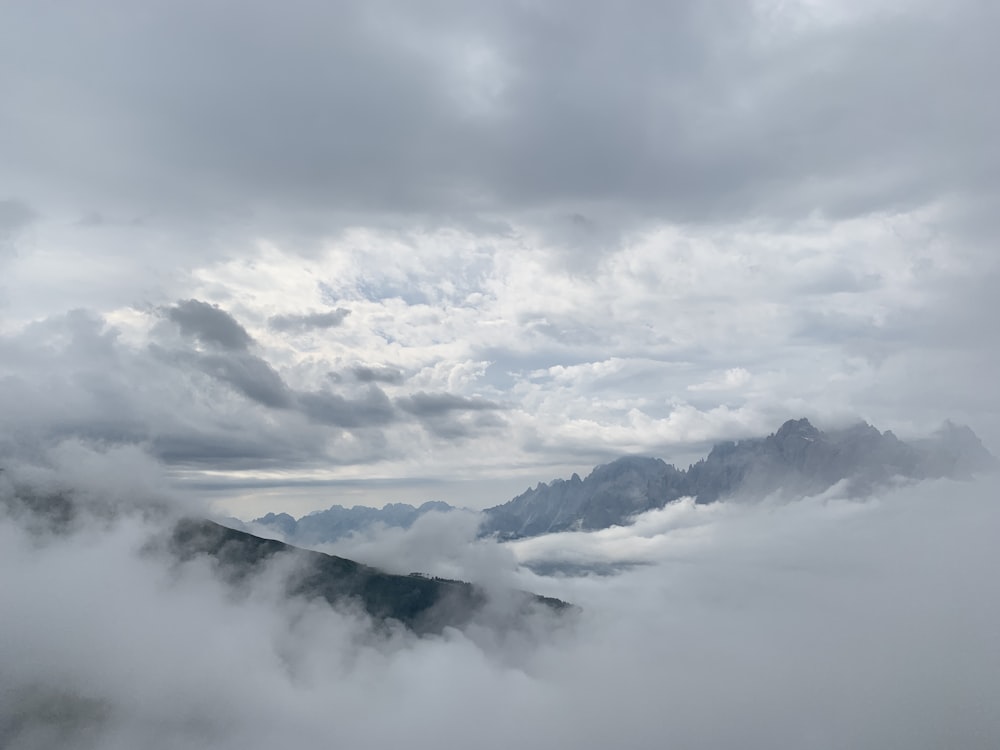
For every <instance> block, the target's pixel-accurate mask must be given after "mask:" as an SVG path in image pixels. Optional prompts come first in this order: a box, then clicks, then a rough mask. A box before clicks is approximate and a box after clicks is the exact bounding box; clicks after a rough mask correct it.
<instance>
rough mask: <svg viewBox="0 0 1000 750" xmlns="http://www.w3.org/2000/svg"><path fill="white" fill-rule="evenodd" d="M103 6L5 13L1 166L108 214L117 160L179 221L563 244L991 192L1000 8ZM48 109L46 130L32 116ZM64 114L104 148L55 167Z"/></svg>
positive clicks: (43, 115)
mask: <svg viewBox="0 0 1000 750" xmlns="http://www.w3.org/2000/svg"><path fill="white" fill-rule="evenodd" d="M102 5H103V6H104V7H105V8H106V9H107V10H108V11H109V12H112V11H113V12H116V13H117V15H116V17H117V18H118V24H119V27H120V28H121V29H122V30H123V33H122V34H120V35H117V36H112V35H111V34H110V32H109V31H108V30H107V27H106V26H105V24H104V22H103V21H102V20H101V19H102V18H103V16H101V14H95V13H89V12H85V11H84V10H83V9H70V10H68V11H67V14H68V15H67V16H66V17H65V19H64V20H65V24H66V26H65V28H64V27H63V26H62V25H61V24H54V23H52V22H51V19H50V18H49V17H48V16H47V15H46V14H44V13H43V12H42V11H41V10H40V9H39V8H37V7H35V6H33V5H31V4H23V5H20V6H18V7H12V8H8V9H7V10H6V11H5V14H6V18H5V23H4V29H5V32H4V35H3V37H2V38H0V39H2V42H3V48H4V49H5V50H7V57H6V61H5V62H3V63H0V65H2V67H0V81H2V82H3V83H4V90H5V91H8V92H9V95H8V97H7V98H6V100H5V106H6V107H7V108H9V110H10V111H11V112H14V111H17V112H19V113H20V116H19V117H18V118H16V119H11V118H7V121H8V122H10V123H11V124H10V125H9V126H8V132H7V137H6V138H5V143H6V144H7V153H6V154H5V156H6V157H9V158H6V159H5V161H6V162H8V163H10V164H11V168H12V169H17V170H19V171H21V172H27V171H28V170H30V169H34V170H35V172H36V174H42V175H44V176H45V177H46V178H48V179H50V180H60V181H62V182H63V183H64V184H66V185H67V186H69V187H75V186H77V185H79V184H81V183H82V182H83V181H84V180H87V179H91V180H92V181H93V182H94V187H95V189H97V190H100V191H102V192H105V193H112V192H116V191H115V188H114V186H113V185H111V184H109V183H108V181H107V180H106V179H104V180H102V179H99V169H98V168H99V167H101V166H102V161H103V160H107V159H109V158H110V159H112V160H113V162H114V164H115V166H116V168H117V169H119V170H121V171H123V172H124V173H125V174H126V175H131V176H136V177H138V176H139V175H146V174H149V172H150V169H151V168H154V169H155V170H156V172H157V174H158V175H159V176H160V179H158V180H157V181H156V182H155V185H154V184H153V183H150V182H149V181H148V180H144V179H134V180H119V182H128V184H130V185H139V186H140V189H139V195H137V196H135V197H136V199H138V200H142V201H145V202H147V203H153V204H156V205H158V206H161V207H164V206H167V207H170V206H173V207H174V208H175V210H181V211H183V212H184V213H185V214H188V215H191V214H196V215H197V214H204V213H205V212H211V213H214V214H215V215H216V216H221V215H230V216H231V215H232V213H233V212H235V211H237V210H238V209H237V207H239V206H246V205H248V204H250V203H253V204H254V205H258V206H262V207H264V206H280V207H281V208H282V209H289V210H292V209H296V208H297V207H298V208H301V207H303V206H305V207H310V208H311V210H312V211H319V210H323V211H327V210H328V209H329V207H330V206H331V205H334V206H337V207H338V209H339V211H340V212H341V214H342V215H343V216H347V217H352V218H353V217H357V216H360V215H366V216H369V217H372V216H373V215H375V214H382V215H383V216H384V217H387V216H388V215H392V214H399V213H407V212H417V213H424V214H429V215H431V216H433V217H435V218H433V219H432V221H434V220H440V219H441V218H442V217H444V216H448V217H450V219H449V220H454V218H455V217H456V216H458V215H464V216H467V217H469V218H470V220H471V218H472V216H473V215H474V214H476V213H481V212H485V213H493V214H501V215H506V216H507V217H509V216H510V215H511V214H517V215H520V216H521V217H522V219H526V218H528V217H532V216H533V217H534V218H535V219H537V220H538V221H540V222H542V223H545V224H549V225H552V226H553V227H555V226H557V225H558V226H562V225H564V224H565V223H566V220H565V217H567V216H569V217H574V216H578V217H585V219H586V221H585V222H580V221H575V222H573V221H572V219H571V220H570V221H571V223H572V224H573V226H574V227H575V228H576V229H574V231H576V232H579V231H580V230H581V227H583V225H584V224H586V223H588V222H589V224H590V226H592V227H593V226H598V225H600V224H609V223H610V224H612V225H614V224H625V225H629V224H630V223H631V222H632V221H634V220H637V219H643V218H661V219H668V220H680V221H684V220H688V221H690V220H694V221H720V220H732V219H735V218H738V217H742V216H747V215H751V214H754V215H757V216H768V217H772V218H777V219H779V220H780V219H785V218H787V217H790V216H799V215H803V214H807V213H809V212H810V211H820V212H823V213H825V214H828V215H831V216H840V217H843V216H851V215H861V214H865V213H868V212H871V211H879V210H890V211H891V210H897V209H899V208H905V207H908V206H915V205H921V204H923V203H925V202H927V201H928V200H931V199H933V198H934V196H936V195H942V194H943V193H946V192H947V193H950V192H953V191H957V192H961V193H965V194H975V193H977V192H981V191H984V190H985V191H987V192H989V193H991V194H993V193H995V192H996V188H997V185H996V182H995V178H994V177H992V175H994V174H995V173H996V170H995V166H996V164H995V163H994V158H993V157H992V156H991V152H992V150H991V149H989V148H988V145H989V142H990V140H989V139H990V137H991V134H992V133H993V132H995V131H996V130H997V125H998V107H996V106H995V105H993V104H992V103H990V102H988V101H986V100H984V98H983V95H982V94H983V92H984V91H987V90H989V85H990V81H991V80H992V78H993V77H994V75H995V73H996V55H995V54H993V53H992V38H991V37H990V35H989V34H988V33H987V32H986V29H989V28H991V27H992V24H993V23H994V22H995V21H996V9H995V8H993V7H992V6H991V5H990V4H984V3H977V2H972V1H971V0H970V1H968V2H954V3H950V4H949V7H948V11H947V13H945V12H938V9H937V6H936V5H933V4H930V3H916V4H908V5H907V6H906V7H905V8H903V9H897V10H895V11H891V10H882V11H876V12H872V13H870V14H865V13H860V14H858V16H857V18H856V19H855V20H854V21H853V22H850V23H836V22H831V23H825V24H824V23H822V22H819V23H816V22H814V23H812V24H810V23H809V22H808V19H807V18H806V16H805V15H802V16H800V17H796V15H795V14H796V13H797V12H799V11H797V10H796V8H795V7H794V6H792V7H790V8H789V9H786V11H785V13H784V14H782V13H778V12H776V11H773V12H769V11H767V10H766V9H765V8H764V7H763V6H761V7H760V8H758V9H757V10H756V11H755V10H754V8H755V6H752V5H747V4H746V3H741V2H735V1H727V2H723V3H720V4H714V5H712V6H711V7H706V6H705V5H704V4H703V3H697V2H679V3H671V4H669V5H664V4H662V3H654V2H638V3H633V4H630V5H629V7H628V9H627V10H622V9H616V10H615V11H613V12H612V11H609V9H608V8H607V6H605V5H603V4H600V3H595V2H575V3H568V2H556V3H549V4H547V5H546V6H545V8H544V9H542V8H535V7H529V6H521V5H510V4H509V3H477V4H475V5H472V6H453V5H440V6H438V5H435V6H431V7H422V8H420V9H419V11H418V10H417V9H415V8H413V7H412V6H410V5H409V4H405V3H385V4H380V5H379V6H378V7H377V8H375V7H372V6H371V5H370V4H367V3H356V2H350V3H341V4H338V5H337V6H336V7H335V8H334V7H330V8H322V7H319V6H316V5H315V4H313V3H308V2H296V3H291V4H286V5H283V6H282V7H281V9H280V10H279V9H277V8H272V7H270V6H267V5H264V4H252V5H249V6H247V7H245V8H243V15H242V18H243V22H242V23H241V24H239V25H238V26H234V25H233V24H232V22H231V21H232V19H231V15H230V13H229V11H228V10H227V9H224V8H222V7H219V8H214V7H213V8H204V7H203V6H201V5H196V4H192V3H187V2H185V3H175V4H170V5H169V6H168V5H166V4H154V5H153V6H151V7H150V8H148V9H146V11H145V12H144V13H143V14H139V13H137V12H135V11H131V10H129V9H127V8H126V7H125V6H124V5H123V4H121V3H117V2H111V1H110V0H109V1H106V2H104V3H102ZM824 12H827V11H826V10H824V11H817V14H818V15H820V17H822V14H823V13H824ZM830 12H832V11H830ZM69 29H72V31H70V30H69ZM154 29H155V33H154V31H153V30H154ZM320 30H322V32H320ZM28 40H31V41H30V43H29V41H28ZM471 40H475V41H474V42H473V41H471ZM263 48H273V49H279V50H281V54H280V55H274V56H263V55H261V54H259V51H260V50H261V49H263ZM944 48H947V49H948V50H949V51H950V53H949V54H947V55H932V54H928V53H927V50H928V49H944ZM176 49H185V50H186V51H187V54H186V56H185V59H184V60H178V59H176V56H175V55H173V50H176ZM136 69H141V70H142V71H143V73H144V75H143V76H142V77H141V83H140V81H139V80H137V79H136V78H135V77H134V76H131V75H129V74H128V73H127V71H129V70H136ZM345 70H351V71H353V74H352V75H344V74H343V72H342V71H345ZM38 87H43V89H44V91H45V92H46V93H47V96H46V97H45V99H44V102H45V106H44V107H40V106H38V105H37V101H36V100H29V97H31V96H33V95H34V92H35V91H37V90H38ZM78 91H79V92H84V93H85V94H86V95H85V96H76V97H73V96H71V95H70V94H71V93H73V92H78ZM29 101H31V103H32V105H33V106H26V105H27V104H28V102H29ZM70 108H73V109H72V110H71V109H70ZM69 111H75V112H77V113H80V114H81V116H84V115H85V116H87V117H89V118H91V119H92V120H93V121H95V122H104V123H107V122H114V123H115V127H113V128H112V127H108V128H99V127H94V128H92V129H89V130H87V131H85V132H83V133H80V132H79V131H77V135H78V140H77V142H79V143H81V147H79V148H75V149H72V150H68V149H67V148H66V147H65V146H62V147H61V148H58V149H56V148H54V146H55V145H56V144H63V143H65V141H64V140H63V139H64V137H65V132H64V131H63V130H62V128H68V127H70V125H69V124H68V123H70V122H75V120H74V119H72V118H69V117H66V115H67V114H68V112H69ZM40 122H44V123H46V124H47V127H45V128H42V127H39V123H40ZM61 123H66V124H65V125H63V124H61ZM164 123H168V124H169V126H165V125H164ZM123 132H124V133H130V134H134V135H135V136H136V137H135V138H132V139H123V138H121V137H120V136H121V134H122V133H123ZM331 134H334V135H335V137H331ZM111 143H114V144H115V145H116V146H117V148H114V149H112V148H105V146H108V145H110V144H111ZM98 154H100V158H98V156H97V155H98ZM109 155H110V156H109ZM917 165H919V166H917ZM196 175H197V177H198V178H199V179H198V180H195V179H193V177H194V176H196ZM192 185H200V186H201V187H200V189H192V187H191V186H192ZM117 198H118V199H119V200H125V199H127V198H128V197H127V196H123V195H121V194H120V193H119V194H118V195H117ZM265 214H267V209H265V208H262V209H261V210H260V211H259V212H258V218H264V216H265ZM558 231H562V230H558ZM574 236H576V235H574ZM607 236H608V237H613V236H614V232H613V231H612V232H611V233H610V234H608V235H607ZM577 239H579V237H577Z"/></svg>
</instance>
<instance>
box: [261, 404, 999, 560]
mask: <svg viewBox="0 0 1000 750" xmlns="http://www.w3.org/2000/svg"><path fill="white" fill-rule="evenodd" d="M996 466H997V459H996V458H995V457H994V456H993V455H992V454H990V452H989V451H988V450H986V448H985V447H984V446H983V444H982V442H981V441H980V440H979V438H978V437H977V436H976V434H975V433H974V432H973V431H972V430H971V429H970V428H968V427H964V426H960V425H956V424H953V423H951V422H946V423H945V424H944V425H943V426H942V427H941V428H940V429H939V430H937V431H936V432H935V433H933V434H932V435H930V436H928V437H925V438H921V439H916V440H910V441H903V440H900V439H899V438H897V437H896V436H895V435H894V434H893V433H892V431H888V430H887V431H885V432H880V431H879V430H878V429H876V428H875V427H873V426H871V425H870V424H868V423H866V422H858V423H856V424H854V425H851V426H849V427H844V428H838V429H831V430H827V431H822V430H819V429H817V428H816V427H815V426H813V425H812V424H811V423H810V422H809V420H807V419H793V420H789V421H787V422H785V423H784V424H783V425H782V426H781V427H780V428H779V429H778V430H777V431H776V432H774V433H772V434H770V435H767V436H766V437H759V438H749V439H745V440H739V441H727V442H721V443H717V444H716V445H715V446H714V447H713V448H712V450H711V452H710V453H709V454H708V456H706V457H705V458H704V459H702V460H700V461H698V462H697V463H694V464H692V465H690V466H689V467H688V468H687V469H679V468H677V467H676V466H675V465H673V464H670V463H667V462H665V461H664V460H662V459H660V458H651V457H645V456H626V457H623V458H619V459H617V460H615V461H612V462H610V463H607V464H602V465H600V466H597V467H596V468H594V469H593V471H591V472H590V474H589V475H588V476H587V477H586V478H584V479H581V478H580V476H579V475H578V474H573V475H572V477H570V478H569V479H556V480H554V481H552V482H549V483H545V482H541V483H539V484H538V485H537V486H535V487H534V488H530V489H528V490H526V491H525V492H523V493H521V494H520V495H518V496H517V497H515V498H513V499H512V500H510V501H509V502H506V503H503V504H501V505H497V506H494V507H492V508H487V509H486V510H485V511H483V516H484V517H483V523H482V526H481V529H480V534H481V535H482V536H495V537H497V538H498V539H500V540H508V539H517V538H521V537H529V536H537V535H540V534H547V533H552V532H557V531H568V530H573V529H580V530H595V529H602V528H607V527H609V526H614V525H623V524H627V523H629V520H630V518H631V517H633V516H635V515H637V514H639V513H642V512H645V511H648V510H653V509H656V508H662V507H663V506H664V505H666V504H667V503H669V502H673V501H674V500H678V499H680V498H682V497H693V498H695V501H696V502H699V503H710V502H715V501H717V500H722V499H727V498H739V499H755V498H762V497H765V496H768V495H773V494H779V495H783V496H786V497H795V496H810V495H816V494H819V493H821V492H824V491H826V490H828V489H830V488H831V487H832V486H833V485H835V484H837V483H843V487H842V490H843V492H844V493H845V494H846V495H848V496H854V497H861V496H864V495H868V494H870V493H871V492H873V491H874V490H876V489H878V488H880V487H884V486H886V485H888V484H889V483H891V482H892V481H894V480H897V479H903V480H913V481H916V480H921V479H931V478H939V477H950V478H956V479H961V478H967V477H969V476H971V475H973V474H975V473H977V472H981V471H987V470H990V469H992V468H995V467H996ZM450 510H453V507H452V506H450V505H448V504H447V503H442V502H431V503H424V504H423V505H421V506H420V507H417V508H415V507H413V506H411V505H406V504H401V503H396V504H390V505H386V506H384V507H383V508H381V509H377V508H369V507H362V506H355V507H353V508H343V507H341V506H339V505H335V506H333V507H331V508H329V509H328V510H323V511H317V512H315V513H311V514H309V515H307V516H303V517H302V518H300V519H298V520H296V519H294V518H292V516H290V515H288V514H285V513H280V514H277V515H276V514H274V513H269V514H267V515H266V516H263V517H262V518H258V519H256V521H255V522H254V523H256V524H259V525H261V526H263V527H266V528H269V529H272V530H275V531H278V532H280V533H281V534H282V535H283V537H284V538H285V539H286V540H287V541H289V542H292V543H296V544H303V545H310V544H321V543H324V542H330V541H335V540H336V539H339V538H342V537H344V536H347V535H349V534H351V533H354V532H355V531H362V530H365V529H368V528H372V527H373V526H374V525H375V524H383V525H385V526H387V527H403V528H408V527H409V526H410V525H411V524H412V523H413V522H414V521H415V520H416V519H417V518H419V517H420V516H422V515H424V514H425V513H428V512H432V511H434V512H447V511H450Z"/></svg>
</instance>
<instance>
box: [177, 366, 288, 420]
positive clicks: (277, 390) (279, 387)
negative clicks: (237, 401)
mask: <svg viewBox="0 0 1000 750" xmlns="http://www.w3.org/2000/svg"><path fill="white" fill-rule="evenodd" d="M192 362H193V364H194V365H195V366H196V367H197V368H198V369H200V370H202V371H203V372H205V373H206V374H208V375H211V376H212V377H214V378H217V379H219V380H221V381H223V382H225V383H228V384H229V385H231V386H232V387H233V388H235V389H236V390H237V391H239V392H240V393H242V394H243V395H244V396H246V397H247V398H249V399H251V400H252V401H256V402H257V403H259V404H262V405H263V406H268V407H271V408H272V409H287V408H288V407H289V406H291V404H292V394H291V392H290V391H289V389H288V386H287V385H285V382H284V381H283V380H282V379H281V376H280V375H279V374H278V373H277V372H276V371H275V369H274V368H273V367H271V365H269V364H268V363H267V362H266V361H264V360H263V359H261V358H260V357H255V356H253V355H252V354H246V353H244V352H239V353H236V354H229V353H226V354H201V355H195V356H194V357H193V358H192Z"/></svg>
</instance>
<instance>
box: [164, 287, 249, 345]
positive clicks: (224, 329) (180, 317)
mask: <svg viewBox="0 0 1000 750" xmlns="http://www.w3.org/2000/svg"><path fill="white" fill-rule="evenodd" d="M166 313H167V317H168V318H169V319H170V320H172V321H173V322H174V323H176V324H177V325H178V327H180V329H181V332H182V333H184V334H185V335H186V336H190V337H192V338H196V339H198V340H199V341H201V342H202V343H203V344H212V345H216V346H219V347H221V348H223V349H229V350H231V351H244V350H246V349H247V348H248V347H249V346H250V344H252V343H253V339H252V338H251V337H250V334H249V333H247V331H246V329H245V328H244V327H243V326H241V325H240V324H239V323H238V322H237V321H236V319H235V318H234V317H233V316H232V315H230V314H229V313H227V312H226V311H225V310H222V309H221V308H220V307H219V306H218V305H210V304H209V303H207V302H202V301H200V300H196V299H189V300H184V301H183V302H178V303H177V304H176V305H174V306H173V307H169V308H167V310H166Z"/></svg>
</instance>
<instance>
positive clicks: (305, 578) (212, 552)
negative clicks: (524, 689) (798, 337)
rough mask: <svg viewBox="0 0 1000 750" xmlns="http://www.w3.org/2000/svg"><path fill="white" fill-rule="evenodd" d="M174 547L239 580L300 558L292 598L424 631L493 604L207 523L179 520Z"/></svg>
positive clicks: (469, 588)
mask: <svg viewBox="0 0 1000 750" xmlns="http://www.w3.org/2000/svg"><path fill="white" fill-rule="evenodd" d="M168 549H169V551H170V552H171V553H172V554H173V555H176V556H177V557H178V558H179V559H180V560H191V559H193V558H195V557H198V556H208V557H210V558H211V559H212V560H213V561H214V562H215V564H216V565H217V567H218V570H219V572H220V573H221V574H222V575H223V576H224V577H225V578H226V579H227V580H229V581H230V582H232V583H238V582H240V581H243V580H246V579H247V578H250V577H252V576H254V575H256V574H258V573H260V572H261V571H262V570H263V568H264V566H265V565H267V564H268V563H270V562H272V561H275V560H277V559H278V558H280V557H291V558H294V562H295V565H294V568H293V570H294V572H293V573H292V574H291V575H290V576H289V578H288V580H287V593H288V595H290V596H304V597H306V598H309V599H314V598H322V599H325V600H326V601H327V602H329V603H330V604H345V603H348V602H354V603H356V604H358V605H360V606H361V607H362V608H363V609H364V610H365V611H366V612H367V613H368V614H369V615H370V616H371V617H372V618H374V619H376V620H387V619H395V620H399V621H400V622H402V623H403V624H404V625H406V626H407V627H408V628H410V629H412V630H414V631H416V632H418V633H427V632H440V631H441V630H442V629H443V628H445V627H447V626H452V627H461V626H463V625H465V624H466V623H468V622H469V621H470V620H471V619H472V618H473V617H474V616H475V615H476V614H477V612H479V611H480V610H481V609H482V608H483V606H484V605H485V604H486V602H487V597H486V594H485V592H484V591H483V590H482V589H480V588H479V587H477V586H474V585H473V584H470V583H465V582H463V581H452V580H446V579H441V578H429V577H426V576H423V575H420V574H416V573H414V574H410V575H408V576H403V575H393V574H390V573H385V572H383V571H381V570H378V569H377V568H372V567H369V566H367V565H362V564H361V563H358V562H354V561H353V560H348V559H346V558H343V557H336V556H334V555H326V554H322V553H320V552H312V551H309V550H303V549H299V548H297V547H292V546H291V545H288V544H285V543H283V542H279V541H276V540H273V539H263V538H261V537H258V536H254V535H253V534H249V533H247V532H244V531H239V530H237V529H231V528H228V527H226V526H222V525H220V524H217V523H214V522H212V521H208V520H202V519H185V520H182V521H180V522H178V523H177V524H176V526H175V527H174V529H173V531H172V533H171V535H170V538H169V541H168ZM513 604H514V606H516V607H518V608H519V609H520V610H522V611H524V612H527V611H528V610H529V609H530V608H531V606H532V605H534V604H541V605H545V606H547V607H549V608H551V609H553V610H555V611H561V610H563V609H565V608H567V607H568V605H567V604H565V602H561V601H559V600H558V599H552V598H549V597H541V596H536V595H533V594H528V593H524V592H516V595H515V596H514V598H513ZM515 614H516V613H515Z"/></svg>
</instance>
